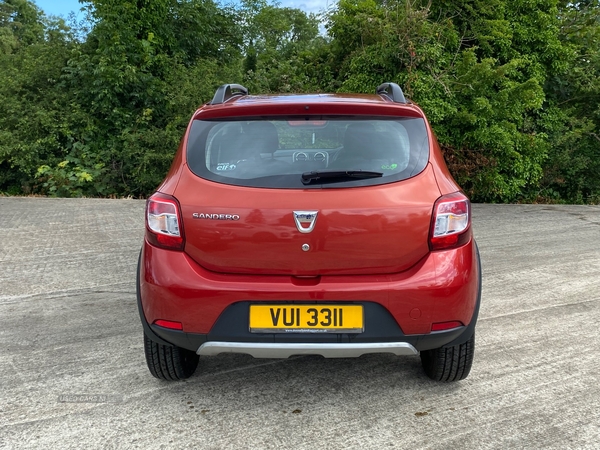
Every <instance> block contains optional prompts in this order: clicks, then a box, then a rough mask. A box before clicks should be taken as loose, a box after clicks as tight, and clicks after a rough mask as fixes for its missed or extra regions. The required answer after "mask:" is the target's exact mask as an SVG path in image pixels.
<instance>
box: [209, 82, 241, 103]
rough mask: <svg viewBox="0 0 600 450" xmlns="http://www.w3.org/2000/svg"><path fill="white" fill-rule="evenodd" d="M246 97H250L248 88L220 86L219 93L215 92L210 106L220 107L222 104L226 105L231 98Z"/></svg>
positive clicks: (237, 85) (228, 85)
mask: <svg viewBox="0 0 600 450" xmlns="http://www.w3.org/2000/svg"><path fill="white" fill-rule="evenodd" d="M244 95H248V88H246V87H244V86H242V85H241V84H223V85H222V86H219V88H218V89H217V92H215V96H214V97H213V99H212V101H211V102H210V104H211V105H220V104H221V103H225V102H226V101H227V100H229V99H230V98H233V97H241V96H244Z"/></svg>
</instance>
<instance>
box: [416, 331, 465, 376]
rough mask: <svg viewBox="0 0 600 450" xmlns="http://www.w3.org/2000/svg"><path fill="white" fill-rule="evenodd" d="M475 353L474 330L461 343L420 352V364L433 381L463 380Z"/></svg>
mask: <svg viewBox="0 0 600 450" xmlns="http://www.w3.org/2000/svg"><path fill="white" fill-rule="evenodd" d="M474 353H475V332H473V335H472V336H471V337H470V338H469V340H468V341H466V342H465V343H463V344H459V345H453V346H451V347H441V348H434V349H432V350H425V351H422V352H421V364H422V365H423V369H424V370H425V373H426V374H427V376H428V377H429V378H431V379H432V380H435V381H458V380H464V379H465V378H467V376H468V375H469V372H470V371H471V366H472V365H473V355H474Z"/></svg>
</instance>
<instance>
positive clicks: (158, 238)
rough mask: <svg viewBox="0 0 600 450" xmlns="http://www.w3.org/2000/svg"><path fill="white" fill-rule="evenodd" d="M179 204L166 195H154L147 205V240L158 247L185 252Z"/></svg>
mask: <svg viewBox="0 0 600 450" xmlns="http://www.w3.org/2000/svg"><path fill="white" fill-rule="evenodd" d="M182 225H183V224H182V221H181V212H180V209H179V203H177V200H175V199H174V198H173V197H171V196H169V195H165V194H160V193H156V194H153V195H152V196H151V197H150V198H149V199H148V202H147V203H146V239H147V240H148V242H149V243H150V244H152V245H155V246H156V247H161V248H166V249H169V250H183V245H184V242H185V240H184V237H183V226H182Z"/></svg>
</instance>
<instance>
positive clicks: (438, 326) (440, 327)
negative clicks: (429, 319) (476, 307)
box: [431, 320, 463, 331]
mask: <svg viewBox="0 0 600 450" xmlns="http://www.w3.org/2000/svg"><path fill="white" fill-rule="evenodd" d="M462 326H463V323H462V322H459V321H457V320H454V321H452V322H440V323H434V324H432V325H431V331H444V330H451V329H452V328H458V327H462Z"/></svg>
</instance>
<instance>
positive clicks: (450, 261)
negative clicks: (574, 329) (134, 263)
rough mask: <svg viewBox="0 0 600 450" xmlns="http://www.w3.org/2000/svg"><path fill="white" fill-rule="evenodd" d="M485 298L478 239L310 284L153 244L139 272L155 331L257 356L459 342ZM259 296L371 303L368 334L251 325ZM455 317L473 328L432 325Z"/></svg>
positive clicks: (190, 343)
mask: <svg viewBox="0 0 600 450" xmlns="http://www.w3.org/2000/svg"><path fill="white" fill-rule="evenodd" d="M480 297H481V270H480V267H479V256H478V253H477V249H476V245H475V243H474V242H473V241H472V242H470V243H469V244H467V245H465V246H463V247H461V248H459V249H455V250H450V251H444V252H433V253H430V254H429V255H427V256H426V257H425V258H424V259H423V260H422V261H420V262H419V263H418V264H417V265H416V266H415V267H413V268H412V269H411V270H409V271H406V272H404V273H401V274H393V275H383V276H361V277H347V276H338V277H322V278H321V279H320V280H319V281H318V282H317V283H314V284H311V285H302V284H298V282H297V280H294V279H293V277H282V276H257V277H254V276H232V275H222V274H215V273H212V272H208V271H206V270H204V269H203V268H201V267H200V266H198V265H197V264H196V263H195V262H194V261H193V260H191V259H190V258H189V257H188V256H187V255H185V253H182V252H172V251H167V250H160V249H156V248H154V247H152V246H150V245H149V244H147V243H146V244H145V245H144V248H143V249H142V253H141V255H140V267H139V270H138V305H139V312H140V316H141V319H142V323H143V325H144V329H145V331H146V333H147V334H148V336H149V337H150V338H151V339H153V340H155V341H157V342H160V343H163V344H172V345H177V346H179V347H182V348H186V349H189V350H192V351H195V352H198V354H216V353H220V352H233V350H234V349H235V350H236V352H239V353H248V354H252V355H266V354H272V355H276V354H280V355H283V356H284V357H285V355H288V356H289V355H291V354H307V353H311V354H322V355H324V356H330V357H336V355H339V356H346V355H348V356H352V355H357V356H360V355H361V354H364V353H380V352H383V351H384V350H385V352H391V353H396V352H405V351H409V352H413V353H414V351H422V350H428V349H432V348H438V347H443V346H446V345H456V344H458V343H461V342H464V341H466V340H467V339H469V338H470V337H471V335H472V334H473V330H474V327H475V323H476V320H477V315H478V309H479V302H480ZM256 302H269V303H275V302H284V303H289V302H300V303H336V302H343V303H360V304H363V306H364V308H365V332H364V333H360V334H355V335H352V334H337V333H327V334H318V335H315V334H313V333H290V334H270V333H264V334H263V333H259V334H257V333H250V332H249V331H248V323H249V322H248V310H249V304H251V303H256ZM157 319H165V320H171V321H176V322H181V323H182V324H183V330H184V331H174V330H170V329H166V328H162V327H159V326H156V325H154V324H153V323H154V321H155V320H157ZM453 320H458V321H460V322H462V323H463V324H465V326H462V327H458V328H455V329H452V330H447V331H443V332H435V333H432V332H430V330H431V324H432V323H436V322H445V321H453ZM206 343H211V344H208V345H204V344H206ZM306 344H314V345H316V346H313V347H314V348H311V346H308V347H306ZM386 349H387V350H386ZM268 350H271V352H269V351H268ZM309 350H310V351H309ZM413 350H414V351H413ZM396 354H398V353H396ZM402 354H407V353H402ZM409 354H410V353H409ZM261 357H263V356H261Z"/></svg>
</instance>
